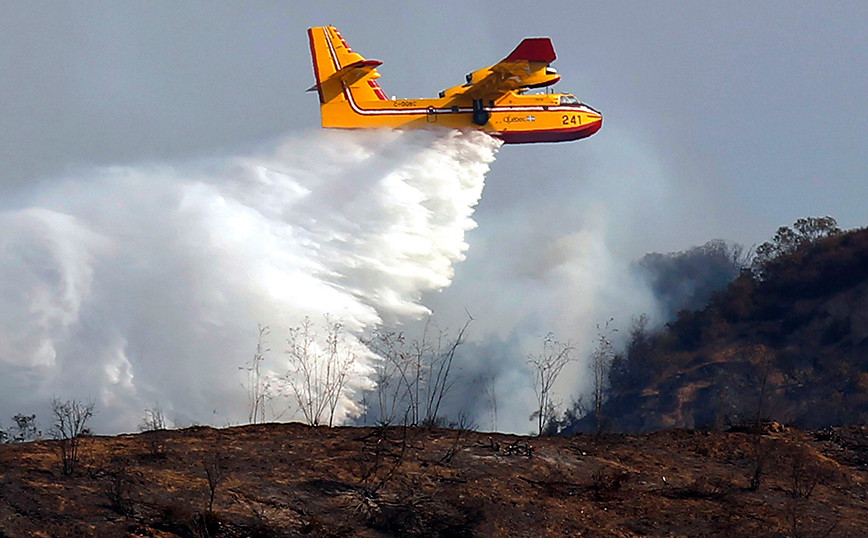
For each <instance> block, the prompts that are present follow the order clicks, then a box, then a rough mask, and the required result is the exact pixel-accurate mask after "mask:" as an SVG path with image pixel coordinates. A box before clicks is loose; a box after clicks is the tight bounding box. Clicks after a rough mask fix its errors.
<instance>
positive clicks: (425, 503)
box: [0, 424, 868, 537]
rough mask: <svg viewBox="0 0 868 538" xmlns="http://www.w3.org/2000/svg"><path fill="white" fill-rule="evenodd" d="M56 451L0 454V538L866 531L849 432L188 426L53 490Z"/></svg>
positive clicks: (115, 455)
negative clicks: (569, 433)
mask: <svg viewBox="0 0 868 538" xmlns="http://www.w3.org/2000/svg"><path fill="white" fill-rule="evenodd" d="M772 430H776V431H772ZM55 444H56V442H55V441H37V442H32V443H21V444H7V445H0V536H10V537H11V536H191V537H192V536H233V537H234V536H301V535H310V536H385V535H394V536H423V535H424V536H432V535H433V536H436V535H440V536H532V535H533V536H635V535H683V536H699V535H726V536H772V535H775V536H785V535H790V536H815V535H820V534H823V535H827V536H859V535H862V532H863V531H864V529H865V528H868V428H865V427H852V428H838V429H827V430H823V431H819V432H801V431H797V430H790V429H786V428H773V429H768V428H767V429H766V430H764V431H762V432H753V433H752V432H719V431H687V430H672V431H665V432H658V433H654V434H645V435H602V436H599V437H597V436H582V435H579V436H576V437H574V438H572V439H565V438H556V437H544V438H535V437H520V436H510V435H501V434H487V433H479V432H467V431H459V430H441V429H434V430H428V429H417V428H402V427H391V428H331V429H329V428H324V427H320V428H311V427H308V426H303V425H300V424H264V425H250V426H241V427H234V428H227V429H222V430H217V429H213V428H209V427H194V428H188V429H185V430H169V431H152V432H145V433H141V434H136V435H120V436H115V437H87V438H85V439H84V444H83V452H82V462H81V465H80V466H79V468H78V471H77V472H76V473H74V475H73V476H63V474H62V473H61V466H60V463H59V459H58V456H57V455H56V453H55V448H56V446H55ZM760 462H761V463H760ZM758 463H760V466H761V469H762V470H761V476H760V483H759V484H758V487H757V488H756V490H755V491H751V487H750V486H751V481H752V479H753V478H754V476H755V474H756V467H757V464H758ZM209 477H210V478H209ZM212 492H213V504H211V502H210V500H211V493H212ZM209 505H210V508H209Z"/></svg>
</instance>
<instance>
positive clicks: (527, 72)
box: [440, 37, 561, 99]
mask: <svg viewBox="0 0 868 538" xmlns="http://www.w3.org/2000/svg"><path fill="white" fill-rule="evenodd" d="M556 57H557V56H556V55H555V48H554V46H553V45H552V40H551V39H549V38H548V37H528V38H525V39H524V40H523V41H522V42H521V43H519V45H518V46H517V47H516V48H515V50H513V51H512V52H511V53H510V54H509V56H507V57H506V58H504V59H503V60H501V61H500V62H498V63H496V64H494V65H492V66H491V67H486V68H485V69H479V70H477V71H474V72H472V73H470V74H468V75H467V77H466V78H467V83H466V84H462V85H461V86H455V87H452V88H449V89H448V90H444V91H443V92H441V93H440V96H441V97H457V96H461V95H464V96H468V97H470V98H472V99H496V98H497V97H500V96H501V95H504V94H506V93H509V92H510V91H513V90H517V89H520V88H541V87H543V86H550V85H552V84H554V83H555V82H557V81H558V80H560V79H561V76H560V75H558V74H557V71H555V70H554V69H552V68H551V67H549V64H551V63H552V62H553V61H554V60H555V58H556Z"/></svg>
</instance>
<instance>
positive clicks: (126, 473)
mask: <svg viewBox="0 0 868 538" xmlns="http://www.w3.org/2000/svg"><path fill="white" fill-rule="evenodd" d="M129 467H130V462H129V461H123V460H117V461H114V462H113V464H112V468H111V469H110V470H109V471H108V472H107V473H106V475H105V479H104V483H103V495H104V497H105V498H106V500H107V501H108V505H109V508H111V509H112V510H113V511H114V512H116V513H118V514H120V515H122V516H128V517H132V516H134V515H135V506H134V502H133V484H134V481H133V477H132V475H131V473H130V470H129Z"/></svg>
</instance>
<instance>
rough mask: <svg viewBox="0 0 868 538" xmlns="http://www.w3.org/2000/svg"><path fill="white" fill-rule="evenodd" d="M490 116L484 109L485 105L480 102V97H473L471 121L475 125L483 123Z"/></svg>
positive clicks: (486, 121)
mask: <svg viewBox="0 0 868 538" xmlns="http://www.w3.org/2000/svg"><path fill="white" fill-rule="evenodd" d="M490 117H491V114H490V113H489V112H488V111H487V110H485V107H484V106H483V104H482V99H474V100H473V123H475V124H476V125H485V124H486V123H488V118H490Z"/></svg>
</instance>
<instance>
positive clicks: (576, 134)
mask: <svg viewBox="0 0 868 538" xmlns="http://www.w3.org/2000/svg"><path fill="white" fill-rule="evenodd" d="M308 36H309V39H310V51H311V56H312V60H313V68H314V75H315V77H316V84H314V86H312V87H311V88H310V90H309V91H314V90H316V91H317V93H318V94H319V101H320V112H321V116H322V126H323V127H329V128H342V129H370V128H378V127H384V128H385V127H388V128H396V129H419V128H427V127H444V128H451V129H477V130H481V131H485V132H487V133H489V134H491V135H492V136H495V137H498V138H501V139H502V140H503V141H504V142H505V143H511V144H521V143H530V142H562V141H568V140H578V139H581V138H586V137H588V136H591V135H592V134H594V133H596V132H597V131H598V130H599V129H600V127H602V124H603V116H602V114H600V112H598V111H597V110H595V109H593V108H591V107H589V106H587V105H585V104H582V103H581V102H579V100H578V99H576V97H575V96H573V95H571V94H565V93H549V92H545V93H528V91H527V90H528V88H542V87H546V86H551V85H552V84H554V83H556V82H557V81H558V80H560V78H561V77H560V75H559V74H558V73H557V71H556V70H555V69H554V68H551V67H550V66H549V64H550V63H551V62H552V61H553V60H554V59H555V52H554V48H553V46H552V44H551V40H550V39H549V38H525V39H524V40H523V41H522V42H521V43H520V44H519V46H518V47H516V49H515V50H513V52H512V53H511V54H510V55H509V56H507V57H506V58H504V59H503V60H502V61H501V62H499V63H497V64H495V65H493V66H491V67H487V68H484V69H479V70H477V71H474V72H472V73H469V74H468V75H467V76H466V77H465V80H466V84H462V85H459V86H454V87H452V88H449V89H446V90H443V91H442V92H440V96H439V97H437V98H432V99H425V98H423V99H396V98H392V99H389V98H388V97H387V96H386V94H385V93H384V92H383V90H382V88H380V85H379V84H378V83H377V81H376V79H377V78H379V77H380V74H379V73H378V72H377V67H378V66H379V65H381V64H382V62H380V61H378V60H369V59H366V58H364V57H363V56H361V55H360V54H358V53H356V52H354V51H353V50H352V49H351V48H350V46H349V45H348V44H347V42H346V41H345V40H344V38H343V36H342V35H341V34H340V32H338V31H337V29H336V28H334V27H331V26H328V27H317V28H310V29H309V30H308Z"/></svg>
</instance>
